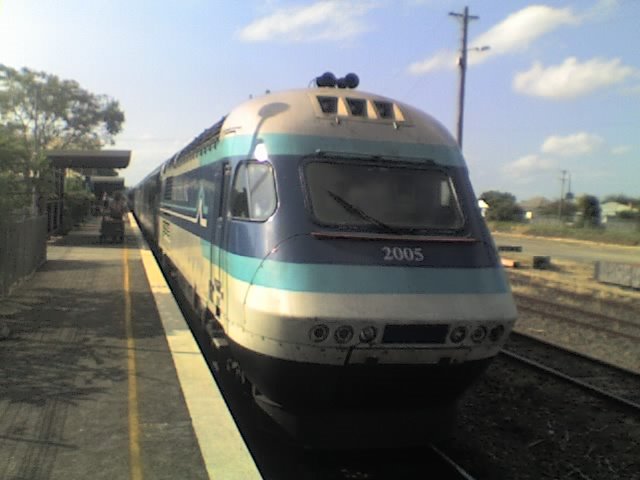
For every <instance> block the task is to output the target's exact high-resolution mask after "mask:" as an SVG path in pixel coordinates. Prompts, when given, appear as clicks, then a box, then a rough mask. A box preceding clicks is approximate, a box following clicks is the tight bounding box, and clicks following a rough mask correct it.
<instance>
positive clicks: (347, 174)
mask: <svg viewBox="0 0 640 480" xmlns="http://www.w3.org/2000/svg"><path fill="white" fill-rule="evenodd" d="M305 178H306V184H307V188H308V191H309V199H310V201H311V209H312V211H313V214H314V216H315V217H316V219H317V220H318V221H320V222H322V223H325V224H331V225H336V226H347V227H362V228H373V229H375V230H400V231H402V230H448V231H450V230H458V229H460V228H462V226H463V224H464V217H463V215H462V211H461V209H460V205H459V203H458V197H457V195H456V191H455V188H454V185H453V181H452V179H451V178H450V177H449V175H448V174H447V173H446V171H444V170H442V169H438V168H421V167H416V166H413V165H389V164H384V165H381V164H368V163H361V164H357V163H352V162H349V163H346V162H340V161H336V162H328V161H316V162H311V163H309V164H307V166H306V168H305Z"/></svg>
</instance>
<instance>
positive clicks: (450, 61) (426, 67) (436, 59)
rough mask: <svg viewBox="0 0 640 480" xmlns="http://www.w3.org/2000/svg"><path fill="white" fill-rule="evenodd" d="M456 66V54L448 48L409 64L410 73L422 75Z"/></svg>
mask: <svg viewBox="0 0 640 480" xmlns="http://www.w3.org/2000/svg"><path fill="white" fill-rule="evenodd" d="M455 66H456V54H455V53H453V52H451V51H448V50H443V51H441V52H438V53H436V54H435V55H434V56H432V57H429V58H427V59H425V60H422V61H420V62H414V63H412V64H411V65H409V73H411V74H413V75H422V74H425V73H428V72H431V71H433V70H440V69H443V68H453V67H455Z"/></svg>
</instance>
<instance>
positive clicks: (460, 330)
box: [449, 327, 467, 343]
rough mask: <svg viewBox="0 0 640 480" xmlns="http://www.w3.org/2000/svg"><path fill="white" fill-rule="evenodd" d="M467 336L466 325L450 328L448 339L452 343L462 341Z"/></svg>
mask: <svg viewBox="0 0 640 480" xmlns="http://www.w3.org/2000/svg"><path fill="white" fill-rule="evenodd" d="M466 336H467V327H456V328H454V329H453V330H451V334H450V335H449V340H451V342H453V343H460V342H462V341H463V340H464V339H465V338H466Z"/></svg>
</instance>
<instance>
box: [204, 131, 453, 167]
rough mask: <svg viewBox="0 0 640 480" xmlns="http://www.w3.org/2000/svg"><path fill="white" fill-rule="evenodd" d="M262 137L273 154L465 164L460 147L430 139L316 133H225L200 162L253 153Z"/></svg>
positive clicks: (444, 164) (446, 164) (270, 153)
mask: <svg viewBox="0 0 640 480" xmlns="http://www.w3.org/2000/svg"><path fill="white" fill-rule="evenodd" d="M258 140H261V141H262V142H264V144H265V145H266V147H267V151H268V152H269V155H296V156H300V155H310V154H313V153H314V152H316V151H317V150H321V151H325V152H340V153H349V154H357V155H382V156H384V155H388V156H391V157H404V158H420V159H429V160H433V161H434V162H435V163H437V164H438V165H443V166H452V167H464V166H465V162H464V158H463V157H462V154H461V153H460V151H459V150H458V149H457V148H456V147H451V146H447V145H433V144H426V143H403V142H392V141H378V140H361V139H357V138H343V137H321V136H315V135H291V134H279V133H272V134H263V135H260V137H259V138H255V137H254V136H252V135H236V136H231V137H225V138H224V139H223V140H222V141H221V142H220V143H219V144H218V146H217V147H216V148H214V149H211V150H207V151H206V152H204V153H202V154H201V155H200V164H201V165H207V164H209V163H213V162H217V161H219V160H222V159H224V158H227V157H245V158H248V157H251V156H252V155H253V148H254V146H255V142H256V141H258Z"/></svg>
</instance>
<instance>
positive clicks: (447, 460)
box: [429, 444, 476, 480]
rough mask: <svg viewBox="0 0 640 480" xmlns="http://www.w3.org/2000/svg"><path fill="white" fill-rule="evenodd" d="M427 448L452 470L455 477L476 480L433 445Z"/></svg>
mask: <svg viewBox="0 0 640 480" xmlns="http://www.w3.org/2000/svg"><path fill="white" fill-rule="evenodd" d="M429 448H431V450H432V451H433V453H435V454H436V455H438V457H440V458H441V459H442V460H443V461H444V462H445V463H446V464H448V465H449V466H450V467H451V468H453V470H454V471H455V473H456V474H457V475H459V476H460V478H462V479H464V480H476V478H475V477H474V476H473V475H471V474H470V473H469V472H467V471H466V470H465V469H464V468H462V467H461V466H460V465H458V464H457V463H456V461H455V460H453V459H452V458H451V457H449V456H448V455H447V454H446V453H444V452H443V451H442V450H440V449H439V448H438V447H436V446H435V445H433V444H430V445H429Z"/></svg>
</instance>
